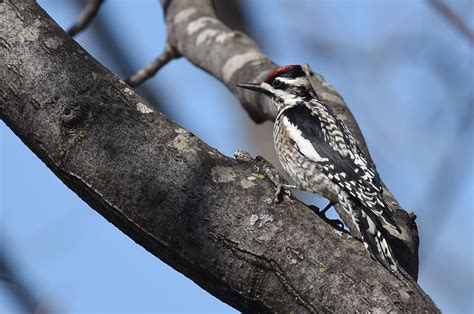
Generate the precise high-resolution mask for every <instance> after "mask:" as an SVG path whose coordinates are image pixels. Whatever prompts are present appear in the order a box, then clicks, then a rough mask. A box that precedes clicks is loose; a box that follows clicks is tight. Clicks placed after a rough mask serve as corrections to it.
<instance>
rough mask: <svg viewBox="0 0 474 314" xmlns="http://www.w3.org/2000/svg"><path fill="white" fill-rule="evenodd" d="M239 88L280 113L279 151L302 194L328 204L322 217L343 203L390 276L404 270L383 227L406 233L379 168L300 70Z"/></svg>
mask: <svg viewBox="0 0 474 314" xmlns="http://www.w3.org/2000/svg"><path fill="white" fill-rule="evenodd" d="M237 86H238V87H240V88H244V89H248V90H252V91H256V92H259V93H263V94H265V95H267V96H268V97H270V98H271V100H272V103H273V104H274V105H275V106H276V108H277V110H278V114H277V117H276V119H275V123H274V126H273V141H274V145H275V151H276V154H277V156H278V159H279V161H280V163H281V165H282V167H283V169H284V170H285V171H286V172H287V173H288V175H289V176H290V177H291V179H292V180H293V181H294V183H295V185H281V186H279V189H278V192H277V193H279V192H280V189H281V188H284V189H293V188H297V189H300V190H303V191H309V192H312V193H314V194H316V195H319V196H322V197H324V198H326V199H328V200H329V204H328V206H326V207H325V208H324V209H323V211H322V213H325V212H326V211H327V210H328V209H329V208H330V207H331V206H333V205H334V204H337V203H339V204H340V205H341V207H342V208H343V209H344V211H345V212H346V213H347V214H348V215H349V216H350V217H351V220H352V222H353V223H354V225H355V226H356V228H357V230H358V231H359V234H360V238H361V240H362V243H363V244H364V246H365V248H366V249H367V251H368V252H369V253H370V255H371V256H372V257H374V258H375V259H376V260H377V261H378V262H379V263H380V264H382V265H383V266H384V267H385V268H387V269H388V270H390V271H392V272H395V271H396V270H397V269H398V268H399V266H398V262H397V260H396V258H395V255H394V253H393V251H392V249H391V247H390V245H389V243H388V236H387V231H386V230H385V229H384V227H383V224H386V225H389V226H391V227H393V228H394V229H396V230H397V231H398V232H399V233H401V229H400V227H399V225H398V224H397V222H396V221H395V219H394V217H393V214H392V211H391V209H390V208H389V206H388V205H387V203H386V201H385V200H384V198H383V188H382V185H381V181H380V178H379V175H378V173H377V171H376V170H375V165H373V164H372V162H370V161H369V159H368V158H367V156H365V155H364V153H363V152H362V150H361V149H360V148H359V146H358V144H357V142H356V141H355V139H354V137H353V135H352V134H351V132H350V130H349V128H348V127H347V126H346V125H345V124H344V122H343V121H342V120H341V119H339V118H338V117H337V115H336V114H335V113H334V112H333V111H332V110H331V108H330V107H329V106H328V104H327V103H326V102H325V101H324V100H323V99H321V98H320V97H319V96H318V94H317V93H316V91H315V90H314V88H313V87H312V85H311V82H310V80H309V78H308V77H307V75H306V73H305V72H304V70H303V68H302V66H301V65H298V64H290V65H286V66H282V67H279V68H277V69H275V70H274V71H273V72H271V73H270V74H269V75H268V77H267V78H266V79H265V80H264V81H263V82H258V83H241V84H237Z"/></svg>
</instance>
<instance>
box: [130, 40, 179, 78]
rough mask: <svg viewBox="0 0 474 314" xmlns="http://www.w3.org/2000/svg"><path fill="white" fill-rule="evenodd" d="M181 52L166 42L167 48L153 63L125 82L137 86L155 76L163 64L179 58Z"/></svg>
mask: <svg viewBox="0 0 474 314" xmlns="http://www.w3.org/2000/svg"><path fill="white" fill-rule="evenodd" d="M178 57H179V54H178V53H177V52H176V50H174V48H173V47H172V46H171V45H169V44H166V46H165V49H164V50H163V52H162V53H161V55H160V56H159V57H158V58H156V59H155V61H153V62H152V63H150V64H149V65H147V66H146V67H144V68H143V69H141V70H140V71H138V72H137V73H135V74H133V75H132V76H131V77H130V78H129V79H128V80H126V81H125V82H126V83H127V84H128V85H130V86H132V87H137V86H139V85H140V84H142V83H143V82H145V81H146V80H148V79H149V78H151V77H153V75H155V74H156V72H158V71H159V70H160V69H161V68H162V67H163V66H165V65H166V64H167V63H168V62H170V61H171V60H173V59H175V58H178Z"/></svg>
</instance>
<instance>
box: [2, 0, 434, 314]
mask: <svg viewBox="0 0 474 314" xmlns="http://www.w3.org/2000/svg"><path fill="white" fill-rule="evenodd" d="M180 3H186V2H185V1H180V2H178V1H175V2H172V3H171V4H170V6H169V8H168V16H167V19H170V16H174V18H172V20H173V19H174V20H176V23H175V24H174V25H175V26H176V27H177V28H179V27H181V26H180V23H181V22H183V21H186V19H187V18H188V17H189V16H190V15H189V12H191V11H187V12H188V13H186V14H185V15H183V14H181V15H180V16H179V18H178V14H174V15H172V12H176V13H179V11H176V8H177V7H176V6H175V4H180ZM193 3H194V2H193ZM195 3H197V4H199V3H202V2H200V1H196V2H195ZM206 5H209V2H207V1H206ZM189 8H192V6H190V7H189ZM170 14H171V15H170ZM0 16H1V19H0V23H1V26H2V27H0V58H1V60H3V61H4V62H2V63H0V118H1V119H2V120H4V121H5V123H6V124H7V125H8V126H9V127H10V128H11V129H12V130H13V131H14V132H15V134H17V136H19V138H20V139H21V140H22V141H23V142H24V143H25V144H26V145H27V146H28V147H29V148H30V149H31V150H32V151H33V152H34V153H35V154H36V155H37V156H38V157H39V158H40V159H41V160H42V161H43V162H44V163H45V164H46V165H47V166H48V167H49V168H50V169H51V170H52V171H53V172H54V173H55V174H56V175H57V176H58V177H59V178H60V179H61V180H62V181H63V182H64V183H65V184H66V185H67V186H68V187H69V188H71V189H72V190H73V191H74V192H76V193H77V194H78V195H79V196H80V197H81V198H82V199H83V200H85V201H86V202H87V203H88V204H89V205H90V206H91V207H92V208H94V209H95V210H96V211H97V212H99V213H100V214H101V215H103V216H104V217H105V218H107V219H108V220H109V221H110V222H111V223H113V224H114V225H115V226H117V227H118V228H119V229H120V230H122V231H123V232H124V233H126V234H127V235H128V236H130V237H131V238H132V239H134V240H135V241H136V242H137V243H138V244H140V245H141V246H143V247H144V248H146V249H147V250H148V251H150V252H151V253H152V254H154V255H155V256H157V257H159V258H160V259H162V260H163V261H165V262H166V263H167V264H169V265H171V266H172V267H174V268H175V269H176V270H178V271H180V272H181V273H183V274H185V275H186V276H188V277H189V278H191V279H192V280H193V281H195V282H196V283H197V284H199V285H200V286H201V287H203V288H204V289H206V290H207V291H209V292H210V293H212V294H213V295H215V296H216V297H218V298H220V299H221V300H223V301H224V302H226V303H228V304H230V305H232V306H234V307H235V308H237V309H239V310H242V311H257V312H264V311H272V312H290V311H294V312H297V313H301V312H323V311H324V312H331V311H337V312H351V311H353V310H354V309H357V310H358V311H361V312H367V311H379V312H388V311H400V312H407V311H420V312H421V311H427V312H437V311H438V309H437V308H436V306H435V305H434V303H433V302H432V301H431V300H430V298H429V297H428V296H427V295H426V294H424V293H423V292H422V291H421V289H419V287H418V286H416V284H415V285H412V284H411V283H408V282H405V281H402V280H398V279H397V278H395V277H394V276H393V275H392V274H391V273H389V272H388V271H387V270H386V269H385V268H383V267H382V266H381V265H379V264H378V263H377V262H375V261H373V260H372V259H370V258H369V256H368V254H367V252H366V251H365V249H364V247H363V245H362V244H361V243H360V241H358V240H356V239H353V238H349V237H347V236H346V235H342V234H339V233H336V232H335V231H334V229H332V228H331V227H330V226H329V225H327V224H325V223H324V222H323V221H322V220H321V219H320V218H319V217H318V216H316V215H314V213H313V212H312V211H311V210H309V209H308V208H307V207H306V206H305V205H304V204H301V203H300V202H298V201H296V200H287V201H285V202H283V203H282V204H278V205H275V204H272V203H271V202H269V199H271V198H272V195H273V193H274V187H273V186H272V185H271V184H270V183H269V182H268V180H266V179H265V176H264V171H263V170H262V167H264V166H266V164H265V162H264V161H262V160H261V159H256V160H235V159H231V158H228V157H226V156H224V155H222V154H221V153H219V152H218V151H216V150H215V149H213V148H211V147H209V146H208V145H206V144H205V143H203V142H202V141H200V140H199V139H198V138H197V137H195V136H194V135H193V134H191V133H189V132H187V131H186V130H184V129H182V128H181V127H179V126H178V125H176V124H175V123H173V122H172V121H171V120H169V119H168V118H167V117H165V116H164V115H162V114H161V113H158V112H154V111H153V110H152V109H151V107H150V106H149V105H148V104H147V103H146V102H145V101H144V100H143V99H142V98H141V97H140V96H138V95H137V94H135V93H134V92H133V91H132V90H131V89H130V88H129V87H128V86H127V85H125V84H124V82H122V81H120V80H119V79H118V78H117V77H116V76H115V75H114V74H113V73H111V72H110V71H108V70H107V69H105V68H104V67H103V66H102V65H101V64H99V63H98V62H97V61H96V60H95V59H94V58H93V57H91V56H90V55H89V54H88V53H87V52H85V51H84V50H83V49H82V48H81V47H80V46H79V45H78V44H77V43H76V42H74V41H73V40H72V39H71V38H70V37H69V36H68V35H66V33H64V32H63V31H62V30H61V28H60V27H58V25H57V24H56V23H54V21H52V20H51V19H50V18H49V17H48V15H47V14H46V13H45V12H44V11H43V10H42V9H41V8H40V7H38V5H37V4H36V2H35V1H33V0H28V1H22V2H21V3H20V4H19V3H18V2H17V1H14V0H5V1H3V3H0ZM195 21H196V23H197V24H193V26H188V28H189V29H190V30H192V31H197V30H199V29H200V27H199V26H200V25H201V23H203V22H205V21H209V20H206V19H204V20H203V19H200V20H199V19H197V20H195ZM187 22H188V24H189V23H191V20H187ZM204 24H207V22H205V23H204ZM7 25H8V27H6V26H7ZM200 33H201V32H197V34H196V35H198V36H199V34H200ZM207 34H208V35H205V36H204V37H202V36H201V37H199V38H200V39H199V40H198V41H197V44H200V43H201V44H202V42H203V41H204V42H206V41H207V40H209V38H208V36H209V33H207ZM230 36H231V37H229V36H228V34H225V35H223V36H221V37H220V40H222V41H229V40H232V41H233V40H234V39H235V40H242V41H244V42H246V43H248V42H249V41H250V40H248V39H245V38H244V37H245V36H244V35H243V34H240V35H235V34H234V35H230ZM232 38H233V39H232ZM239 38H240V39H239ZM196 40H197V38H194V41H193V42H194V43H196ZM250 42H251V41H250ZM227 44H229V45H230V44H233V42H227ZM176 46H177V47H180V46H181V48H180V50H179V51H180V52H182V51H183V49H184V48H185V46H186V45H185V44H184V43H182V44H179V43H178V44H177V45H176ZM176 46H175V47H176ZM198 46H199V45H198ZM217 48H219V47H216V49H214V48H213V49H212V51H213V53H214V51H216V53H217V54H219V53H220V52H219V50H218V49H217ZM243 48H244V47H242V46H238V45H237V46H236V50H235V52H237V53H239V52H243V51H242V50H241V49H243ZM184 51H185V52H186V54H184V55H186V56H187V54H188V53H189V52H188V51H186V49H184ZM196 53H197V52H196ZM244 53H245V52H244ZM256 53H260V52H255V51H253V52H251V53H250V54H247V55H246V56H247V57H245V59H244V60H249V59H252V58H253V57H254V56H255V54H256ZM262 56H263V55H262ZM216 58H217V59H219V60H221V61H222V60H223V59H222V58H223V56H216ZM259 60H260V59H259ZM193 62H194V61H193ZM262 62H263V63H262ZM265 62H269V61H265V60H263V61H258V63H259V65H257V64H255V65H254V66H251V67H250V65H249V64H248V63H247V62H243V59H242V57H241V56H239V57H236V58H234V59H233V60H232V59H228V61H227V62H223V63H222V64H223V65H226V66H225V67H223V68H222V69H223V71H222V72H219V73H221V74H220V75H221V77H222V78H223V79H224V80H225V81H226V82H228V84H229V86H232V87H231V88H233V82H234V81H235V80H240V81H249V80H252V79H254V78H255V77H256V76H255V75H253V74H255V73H257V72H259V70H258V66H261V65H262V64H263V65H265V66H266V67H264V69H270V63H265ZM250 63H252V62H250ZM242 64H244V67H248V68H249V69H252V71H253V72H254V73H253V74H252V73H251V71H247V72H246V73H247V74H248V75H247V74H246V75H247V76H246V75H244V72H242V70H241V65H242ZM252 64H253V63H252ZM272 66H273V65H272ZM204 68H205V69H207V68H206V67H204ZM216 69H217V66H216ZM265 71H267V70H263V71H260V72H261V73H260V74H262V75H263V73H264V72H265ZM257 74H258V73H257ZM237 93H239V97H241V98H242V99H244V98H245V99H246V100H250V99H251V98H252V97H254V96H251V95H250V94H245V93H242V92H241V91H239V92H237ZM252 106H253V105H251V102H250V101H249V102H248V104H247V107H248V108H251V107H252ZM258 106H259V107H260V108H262V110H256V109H255V110H253V111H254V113H255V114H256V115H257V116H260V117H265V116H266V117H271V115H270V114H269V113H270V112H272V110H271V109H270V107H268V108H266V109H264V108H265V106H266V105H265V102H258ZM259 112H260V113H261V114H260V115H258V113H259Z"/></svg>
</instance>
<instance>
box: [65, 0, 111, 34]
mask: <svg viewBox="0 0 474 314" xmlns="http://www.w3.org/2000/svg"><path fill="white" fill-rule="evenodd" d="M104 1H105V0H91V1H90V2H89V3H88V4H87V5H86V7H85V8H84V10H82V12H81V15H80V16H79V18H78V19H77V21H76V23H74V25H73V26H71V27H70V28H69V29H68V31H67V33H68V34H69V36H71V37H74V36H76V35H77V34H78V33H79V32H81V31H83V30H84V29H85V28H86V27H87V26H88V25H89V24H90V23H91V22H92V20H93V19H94V17H95V16H96V15H97V12H99V9H100V7H101V6H102V4H104Z"/></svg>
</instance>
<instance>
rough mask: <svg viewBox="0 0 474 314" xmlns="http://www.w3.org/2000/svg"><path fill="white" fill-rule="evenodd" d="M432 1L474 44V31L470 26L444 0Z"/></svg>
mask: <svg viewBox="0 0 474 314" xmlns="http://www.w3.org/2000/svg"><path fill="white" fill-rule="evenodd" d="M430 3H431V4H432V5H433V7H434V8H435V9H436V11H438V12H439V14H441V15H442V16H444V17H445V18H446V19H447V20H448V21H449V22H450V23H451V24H452V25H453V26H454V27H455V28H456V29H457V30H458V31H459V32H460V33H461V34H463V35H464V36H465V37H466V38H467V40H469V43H470V44H471V45H472V44H474V32H473V31H472V30H471V29H470V28H469V26H468V25H467V24H466V23H465V22H464V21H463V20H462V19H461V18H460V17H459V15H457V14H456V12H454V11H453V10H452V9H451V8H450V7H449V6H448V5H447V4H446V3H444V2H443V1H442V0H431V1H430Z"/></svg>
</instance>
